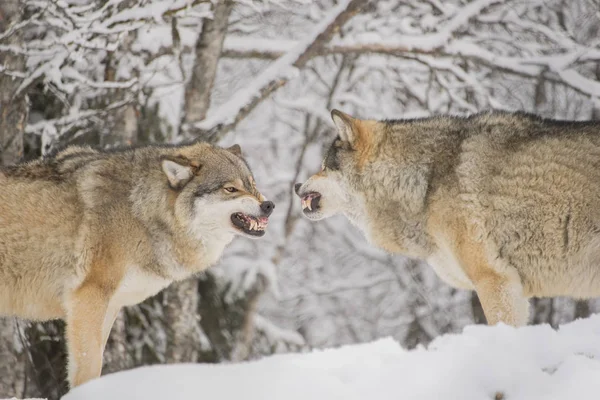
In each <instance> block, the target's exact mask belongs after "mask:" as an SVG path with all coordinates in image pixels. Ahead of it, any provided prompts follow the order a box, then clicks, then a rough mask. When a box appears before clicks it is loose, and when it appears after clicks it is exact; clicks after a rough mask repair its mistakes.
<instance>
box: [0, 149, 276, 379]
mask: <svg viewBox="0 0 600 400" xmlns="http://www.w3.org/2000/svg"><path fill="white" fill-rule="evenodd" d="M273 208H274V204H273V203H272V202H270V201H268V200H266V199H265V198H264V197H263V195H262V194H261V193H260V192H259V191H258V189H257V188H256V185H255V182H254V179H253V175H252V173H251V172H250V169H249V168H248V165H247V164H246V162H245V161H244V159H243V158H242V156H241V152H240V148H239V146H237V145H236V146H233V147H231V148H228V149H223V148H218V147H214V146H211V145H209V144H206V143H193V144H189V145H181V146H172V147H169V146H151V147H141V148H137V149H125V150H120V151H112V152H102V151H97V150H93V149H91V148H87V147H70V148H66V149H65V150H63V151H60V152H58V153H57V154H55V155H53V156H51V157H46V158H42V159H38V160H34V161H32V162H29V163H24V164H19V165H14V166H10V167H5V168H4V169H1V170H0V315H1V316H17V317H21V318H25V319H31V320H50V319H64V320H65V321H66V323H67V332H66V336H67V350H68V355H69V363H68V379H69V383H70V385H71V387H74V386H77V385H80V384H82V383H84V382H86V381H88V380H89V379H92V378H94V377H97V376H99V375H100V372H101V368H102V353H103V350H104V346H105V344H106V340H107V338H108V335H109V332H110V329H111V327H112V324H113V322H114V319H115V317H116V315H117V313H118V311H119V310H120V308H121V307H123V306H126V305H133V304H137V303H139V302H141V301H143V300H144V299H146V298H147V297H150V296H152V295H154V294H155V293H157V292H158V291H160V290H161V289H163V288H165V287H166V286H167V285H169V284H170V283H172V282H173V281H178V280H182V279H185V278H187V277H189V276H191V275H192V274H194V273H197V272H200V271H203V270H205V269H206V268H208V267H209V266H210V265H211V264H214V263H215V262H216V261H217V260H218V259H219V257H220V256H221V254H222V252H223V250H224V248H225V246H227V244H229V243H230V242H231V240H232V239H233V238H234V236H236V235H240V236H245V237H250V238H258V237H261V236H263V235H264V233H265V228H266V227H267V223H268V217H269V215H270V214H271V212H272V211H273Z"/></svg>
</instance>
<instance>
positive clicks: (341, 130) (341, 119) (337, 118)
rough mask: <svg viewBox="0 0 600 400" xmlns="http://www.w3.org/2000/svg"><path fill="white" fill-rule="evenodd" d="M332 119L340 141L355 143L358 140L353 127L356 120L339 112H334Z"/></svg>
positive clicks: (332, 112)
mask: <svg viewBox="0 0 600 400" xmlns="http://www.w3.org/2000/svg"><path fill="white" fill-rule="evenodd" d="M331 119H333V123H334V124H335V127H336V128H337V131H338V134H339V135H340V139H342V141H343V142H349V143H354V141H355V140H356V134H355V132H354V130H353V127H352V125H353V121H354V118H352V117H351V116H349V115H348V114H344V113H343V112H341V111H339V110H332V111H331Z"/></svg>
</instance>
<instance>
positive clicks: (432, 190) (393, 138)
mask: <svg viewBox="0 0 600 400" xmlns="http://www.w3.org/2000/svg"><path fill="white" fill-rule="evenodd" d="M332 117H333V121H334V123H335V125H336V127H337V133H338V137H337V138H336V139H335V140H334V142H333V144H332V145H331V147H330V149H329V151H328V153H327V155H326V157H325V160H324V162H323V165H322V169H321V171H320V172H318V173H317V174H315V175H313V176H312V177H310V179H308V181H307V182H305V183H304V184H297V185H296V192H297V194H298V195H299V196H300V197H301V198H302V204H303V210H304V214H305V215H306V217H308V218H310V219H311V220H319V219H322V218H326V217H328V216H331V215H333V214H336V213H343V214H345V215H346V216H347V217H348V218H349V220H350V221H351V222H352V223H354V224H355V225H357V226H358V227H359V228H360V229H361V230H362V231H363V232H364V234H365V236H366V237H367V238H368V240H369V241H370V242H371V243H373V244H374V245H376V246H379V247H381V248H383V249H385V250H388V251H390V252H393V253H400V254H404V255H406V256H409V257H413V258H419V259H422V260H426V261H427V262H428V263H429V264H430V265H431V266H432V267H433V268H434V270H435V271H436V273H437V274H438V275H439V276H440V278H442V279H443V280H445V281H446V282H447V283H449V284H450V285H453V286H455V287H458V288H464V289H472V290H475V291H476V292H477V294H478V297H479V299H480V300H481V303H482V306H483V309H484V312H485V315H486V319H487V321H488V323H489V324H495V323H498V322H503V323H506V324H510V325H516V326H519V325H524V324H526V323H527V322H528V298H530V297H546V296H570V297H575V298H580V299H583V298H591V297H597V296H600V123H598V122H575V121H557V120H550V119H542V118H539V117H536V116H534V115H529V114H525V113H507V112H487V113H482V114H477V115H473V116H470V117H465V118H461V117H450V116H439V117H433V118H425V119H414V120H389V121H375V120H360V119H357V118H353V117H351V116H349V115H346V114H344V113H342V112H340V111H336V110H334V111H333V112H332Z"/></svg>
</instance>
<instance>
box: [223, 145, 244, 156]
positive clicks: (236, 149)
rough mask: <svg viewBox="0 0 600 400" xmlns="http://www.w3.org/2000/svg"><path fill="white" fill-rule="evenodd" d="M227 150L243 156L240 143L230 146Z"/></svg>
mask: <svg viewBox="0 0 600 400" xmlns="http://www.w3.org/2000/svg"><path fill="white" fill-rule="evenodd" d="M225 150H227V151H229V152H230V153H233V154H235V155H236V156H238V157H241V156H242V148H241V147H240V145H239V144H234V145H233V146H231V147H228V148H226V149H225Z"/></svg>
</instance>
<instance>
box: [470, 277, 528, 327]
mask: <svg viewBox="0 0 600 400" xmlns="http://www.w3.org/2000/svg"><path fill="white" fill-rule="evenodd" d="M511 275H513V274H507V275H501V274H499V273H497V272H494V271H489V272H486V273H485V274H483V275H482V276H480V277H479V278H478V279H477V280H476V281H475V282H474V284H475V291H476V292H477V296H478V297H479V301H480V302H481V305H482V307H483V312H484V313H485V318H486V319H487V322H488V325H495V324H497V323H499V322H502V323H505V324H507V325H512V326H524V325H527V322H528V321H529V301H528V300H527V297H525V295H524V293H523V285H522V283H521V280H520V278H519V277H518V276H511ZM514 275H517V274H516V273H514Z"/></svg>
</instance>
